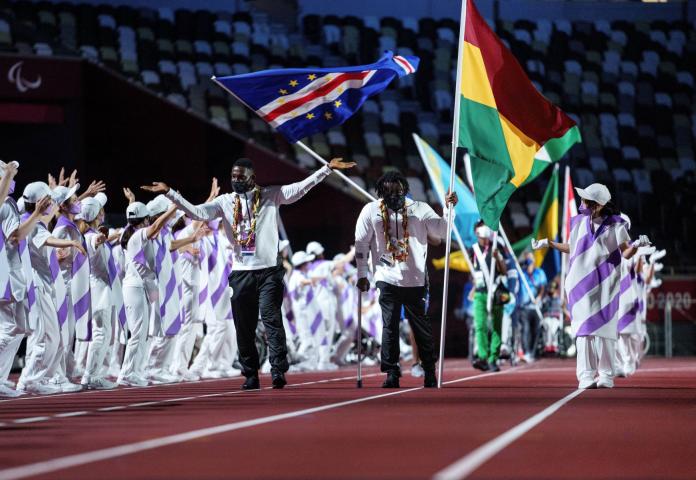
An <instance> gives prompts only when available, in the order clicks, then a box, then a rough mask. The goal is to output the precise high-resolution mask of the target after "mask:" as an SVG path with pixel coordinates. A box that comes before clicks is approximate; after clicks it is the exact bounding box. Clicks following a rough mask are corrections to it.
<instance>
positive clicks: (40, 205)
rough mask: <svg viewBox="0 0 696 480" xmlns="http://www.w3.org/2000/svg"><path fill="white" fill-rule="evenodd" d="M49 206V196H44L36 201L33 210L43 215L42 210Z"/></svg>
mask: <svg viewBox="0 0 696 480" xmlns="http://www.w3.org/2000/svg"><path fill="white" fill-rule="evenodd" d="M50 206H51V197H49V196H45V197H44V198H42V199H41V200H39V201H38V202H36V206H35V207H34V211H35V212H37V213H38V214H39V215H43V214H44V212H45V211H46V209H47V208H48V207H50Z"/></svg>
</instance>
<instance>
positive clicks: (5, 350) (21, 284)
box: [0, 161, 35, 397]
mask: <svg viewBox="0 0 696 480" xmlns="http://www.w3.org/2000/svg"><path fill="white" fill-rule="evenodd" d="M18 168H19V164H18V163H17V162H10V163H9V164H5V163H4V162H1V161H0V205H1V206H0V397H18V396H20V395H21V394H22V393H21V392H18V391H17V390H14V389H13V388H12V387H14V384H13V383H12V382H10V381H9V380H8V376H9V375H10V370H11V368H12V363H13V361H14V357H15V355H16V354H17V350H18V349H19V345H20V343H21V342H22V338H24V335H26V334H27V332H28V331H29V325H28V320H29V319H28V317H27V315H28V296H29V295H30V292H29V289H30V287H31V282H32V274H31V265H29V269H28V272H27V270H26V268H24V267H23V265H22V256H21V255H20V244H21V245H23V246H24V248H26V240H25V237H26V235H27V234H28V233H29V232H28V230H27V228H28V227H29V226H28V225H27V226H24V228H22V225H20V215H19V210H18V208H17V204H16V203H15V201H14V199H13V198H12V197H10V195H12V194H13V193H14V188H15V181H14V177H15V176H16V174H17V169H18ZM31 295H35V292H31Z"/></svg>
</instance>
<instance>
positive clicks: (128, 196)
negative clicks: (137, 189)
mask: <svg viewBox="0 0 696 480" xmlns="http://www.w3.org/2000/svg"><path fill="white" fill-rule="evenodd" d="M123 194H124V195H125V196H126V200H128V205H130V204H131V203H133V202H135V194H134V193H133V192H132V191H131V189H130V188H128V187H123Z"/></svg>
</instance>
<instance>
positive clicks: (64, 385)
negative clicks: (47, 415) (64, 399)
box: [49, 375, 82, 393]
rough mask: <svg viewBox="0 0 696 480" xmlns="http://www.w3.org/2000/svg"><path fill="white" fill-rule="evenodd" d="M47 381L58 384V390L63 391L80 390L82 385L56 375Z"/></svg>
mask: <svg viewBox="0 0 696 480" xmlns="http://www.w3.org/2000/svg"><path fill="white" fill-rule="evenodd" d="M49 383H51V384H53V385H58V387H60V391H61V392H63V393H73V392H79V391H80V390H82V385H79V384H77V383H72V382H71V381H70V380H68V379H67V378H65V377H61V376H58V375H56V376H55V377H53V378H52V379H51V380H49Z"/></svg>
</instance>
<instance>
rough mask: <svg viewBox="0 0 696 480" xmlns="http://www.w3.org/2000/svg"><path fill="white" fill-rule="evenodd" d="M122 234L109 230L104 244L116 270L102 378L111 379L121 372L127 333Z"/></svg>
mask: <svg viewBox="0 0 696 480" xmlns="http://www.w3.org/2000/svg"><path fill="white" fill-rule="evenodd" d="M122 233H123V230H122V229H109V238H108V242H107V243H106V247H107V248H108V249H109V250H110V255H111V260H110V262H111V261H113V266H114V267H115V268H116V276H115V277H114V280H113V283H112V284H111V301H112V302H113V304H114V306H115V311H116V318H115V320H114V327H113V335H112V340H111V344H110V347H109V353H108V354H107V356H106V357H105V359H104V370H103V372H102V376H104V377H113V378H116V377H118V373H119V372H120V371H121V363H122V361H123V354H124V352H125V346H126V337H127V332H128V325H127V319H126V306H125V305H124V303H123V279H124V277H125V275H126V265H125V254H124V252H123V248H122V247H121V242H120V239H121V234H122Z"/></svg>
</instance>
